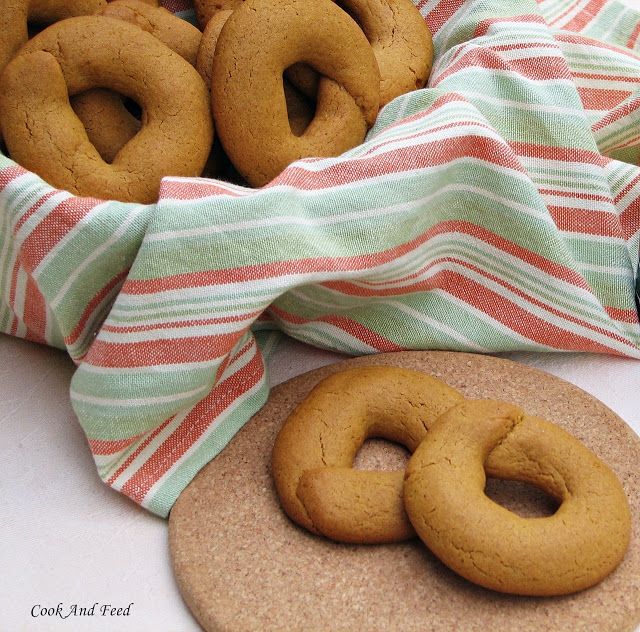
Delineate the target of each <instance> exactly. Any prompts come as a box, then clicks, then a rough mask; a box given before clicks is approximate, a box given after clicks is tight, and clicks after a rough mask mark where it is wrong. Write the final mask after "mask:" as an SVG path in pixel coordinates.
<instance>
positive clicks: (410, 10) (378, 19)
mask: <svg viewBox="0 0 640 632" xmlns="http://www.w3.org/2000/svg"><path fill="white" fill-rule="evenodd" d="M337 4H338V5H339V6H341V7H342V8H343V9H344V10H345V11H346V12H347V13H348V14H349V15H351V17H353V19H354V20H355V21H356V22H357V23H358V24H359V25H360V27H361V28H362V30H363V31H364V34H365V35H366V36H367V39H368V40H369V42H370V43H371V47H372V48H373V52H374V54H375V56H376V61H377V62H378V68H379V69H380V107H382V106H383V105H386V104H387V103H389V101H391V100H392V99H395V98H396V97H397V96H400V95H401V94H405V93H407V92H411V91H412V90H416V89H418V88H423V87H424V86H425V84H426V83H427V79H428V78H429V75H430V74H431V65H432V63H433V42H432V40H431V32H430V31H429V28H428V27H427V24H426V22H425V21H424V18H423V17H422V16H421V15H420V12H419V11H418V9H417V8H416V7H415V5H414V4H413V3H412V2H411V0H339V1H338V2H337ZM286 77H287V79H289V81H291V82H292V83H293V85H294V86H295V87H296V88H298V89H299V90H300V91H301V92H302V93H303V94H305V95H306V96H307V97H312V98H313V97H314V96H315V94H316V92H317V87H318V79H319V77H318V74H317V73H315V72H313V70H312V69H311V68H309V67H308V66H306V65H304V64H296V65H295V66H293V67H292V68H289V69H288V70H287V72H286Z"/></svg>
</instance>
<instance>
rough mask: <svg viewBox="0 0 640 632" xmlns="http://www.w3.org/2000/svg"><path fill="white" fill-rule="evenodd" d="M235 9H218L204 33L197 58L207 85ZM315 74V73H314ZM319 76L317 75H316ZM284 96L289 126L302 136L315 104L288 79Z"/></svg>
mask: <svg viewBox="0 0 640 632" xmlns="http://www.w3.org/2000/svg"><path fill="white" fill-rule="evenodd" d="M232 13H233V11H218V12H217V13H216V14H214V16H213V17H212V18H211V19H210V20H209V22H208V24H207V26H206V27H205V29H204V31H203V33H202V40H201V42H200V48H199V49H198V56H197V59H196V70H197V71H198V72H199V73H200V76H201V77H202V78H203V79H204V82H205V83H206V84H207V86H209V87H210V86H211V71H212V69H213V56H214V54H215V51H216V44H217V42H218V37H219V36H220V31H222V27H223V26H224V23H225V22H226V21H227V19H228V18H229V16H230V15H231V14H232ZM314 74H315V73H314ZM316 76H317V75H316ZM283 85H284V97H285V101H286V103H287V115H288V118H289V126H290V127H291V131H292V132H293V134H295V135H296V136H300V135H301V134H302V133H303V132H304V131H305V130H306V129H307V127H308V126H309V123H311V121H312V120H313V117H314V114H315V106H314V105H313V104H311V103H310V102H309V100H308V99H306V98H305V97H304V95H302V94H300V93H299V92H298V91H297V90H296V89H295V88H294V87H292V86H291V85H290V84H289V82H288V81H286V80H285V81H284V82H283Z"/></svg>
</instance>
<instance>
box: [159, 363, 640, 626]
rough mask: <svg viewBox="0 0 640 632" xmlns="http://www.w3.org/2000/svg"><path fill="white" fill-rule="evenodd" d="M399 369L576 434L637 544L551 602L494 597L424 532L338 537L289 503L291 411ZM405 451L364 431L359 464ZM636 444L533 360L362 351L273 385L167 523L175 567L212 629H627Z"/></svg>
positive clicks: (605, 413) (515, 504)
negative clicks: (618, 491)
mask: <svg viewBox="0 0 640 632" xmlns="http://www.w3.org/2000/svg"><path fill="white" fill-rule="evenodd" d="M373 364H375V365H382V364H388V365H394V366H402V367H406V368H411V369H416V370H420V371H424V372H426V373H429V374H432V375H435V376H437V377H439V378H441V379H443V380H444V381H446V382H447V383H448V384H450V385H452V386H454V387H455V388H458V389H460V391H462V393H463V394H464V395H465V396H467V397H471V398H479V397H493V398H498V399H503V400H505V401H511V402H514V403H516V404H518V405H520V406H522V407H523V408H524V409H525V410H526V411H527V412H528V413H531V414H534V415H538V416H541V417H545V418H547V419H549V420H550V421H554V422H555V423H557V424H558V425H560V426H562V427H564V428H565V429H566V430H568V431H569V432H571V433H572V434H574V435H575V436H576V437H578V438H579V439H580V440H581V441H583V442H584V443H585V444H586V445H587V446H589V448H591V449H592V450H593V451H594V452H595V453H596V454H597V455H598V456H599V457H600V458H601V459H603V460H604V461H605V462H606V463H607V464H608V465H609V466H610V467H611V468H612V469H613V470H614V471H615V472H616V473H617V475H618V476H619V477H620V480H621V481H622V483H623V486H624V488H625V491H626V493H627V495H628V498H629V502H630V505H631V511H632V515H633V534H632V540H631V545H630V548H629V550H628V552H627V555H626V557H625V559H624V560H623V562H622V564H621V565H620V566H619V567H618V568H617V569H616V571H615V572H614V573H613V574H612V575H610V576H609V577H608V578H606V579H605V580H604V581H603V582H602V583H600V584H599V585H598V586H596V587H594V588H591V589H589V590H586V591H583V592H581V593H578V594H575V595H569V596H565V597H555V598H530V597H515V596H509V595H502V594H499V593H495V592H492V591H489V590H486V589H483V588H480V587H478V586H475V585H473V584H471V583H469V582H468V581H466V580H464V579H462V578H460V577H458V576H457V575H455V574H454V573H453V572H451V571H449V570H448V569H447V568H446V567H445V566H443V565H442V564H441V563H440V562H439V561H438V560H437V559H436V558H435V557H434V556H433V555H432V554H431V553H430V552H429V551H428V549H427V548H426V547H425V546H424V545H422V544H421V543H420V542H419V541H417V540H416V541H412V542H408V543H403V544H395V545H384V546H356V545H341V544H336V543H333V542H331V541H329V540H325V539H323V538H321V537H317V536H314V535H312V534H310V533H307V532H306V531H304V530H302V529H300V528H299V527H297V526H296V525H294V524H293V523H292V522H291V521H289V519H288V518H287V517H286V515H285V514H284V513H283V512H282V511H281V510H280V507H279V505H278V500H277V497H276V495H275V491H274V488H273V485H272V482H271V477H270V472H269V461H270V455H271V448H272V445H273V441H274V439H275V436H276V434H277V432H278V429H279V428H280V426H281V424H282V423H283V422H284V420H285V418H286V417H287V415H288V414H289V413H290V411H291V410H292V409H293V408H294V407H295V406H296V404H297V403H298V402H300V401H301V400H302V399H303V398H304V397H305V396H306V394H307V393H308V392H309V390H310V389H311V388H312V387H313V386H314V385H315V384H316V383H317V382H318V381H319V380H320V379H322V378H323V377H325V376H327V375H329V374H330V373H333V372H335V371H338V370H341V369H342V368H346V367H351V366H362V365H373ZM405 459H406V454H405V453H404V450H403V449H400V448H398V447H396V446H393V445H392V444H389V443H387V442H384V441H369V442H367V443H366V444H365V446H364V447H363V449H362V450H361V451H360V453H359V455H358V458H357V460H356V466H357V467H362V468H369V469H373V468H380V469H397V468H398V467H399V466H400V467H401V465H402V463H403V462H404V460H405ZM639 465H640V440H639V439H638V437H637V436H636V435H635V433H634V432H633V431H632V430H631V429H630V428H629V427H628V426H627V425H626V424H625V423H624V422H623V421H622V420H621V419H620V418H619V417H617V416H616V415H615V414H614V413H613V412H612V411H611V410H609V409H608V408H607V407H606V406H604V404H602V403H601V402H599V401H598V400H596V399H594V398H593V397H592V396H590V395H588V394H587V393H585V392H584V391H582V390H580V389H578V388H577V387H575V386H573V385H571V384H569V383H567V382H565V381H563V380H560V379H558V378H556V377H553V376H550V375H548V374H545V373H542V372H540V371H538V370H536V369H532V368H529V367H525V366H523V365H519V364H515V363H513V362H511V361H508V360H502V359H496V358H493V357H490V356H481V355H472V354H464V353H450V352H406V353H395V354H382V355H377V356H368V357H363V358H356V359H353V360H348V361H346V362H342V363H338V364H334V365H331V366H327V367H323V368H321V369H318V370H315V371H311V372H309V373H306V374H304V375H301V376H299V377H297V378H294V379H293V380H290V381H289V382H286V383H284V384H281V385H280V386H278V387H276V388H274V389H273V390H272V392H271V396H270V398H269V401H268V402H267V404H266V405H265V406H264V407H263V409H262V410H261V411H260V412H259V413H258V414H256V415H255V416H254V417H253V419H252V420H251V421H250V422H249V423H248V424H247V425H246V426H245V427H244V428H243V429H242V430H241V431H240V432H239V433H238V435H237V436H236V437H235V438H234V439H233V441H232V442H231V443H230V444H229V445H228V446H227V447H226V448H225V449H224V451H223V452H222V453H221V454H220V455H219V456H218V457H217V458H215V459H214V460H213V461H212V462H211V463H209V465H207V466H206V467H205V468H204V469H203V470H202V471H201V472H200V474H199V475H198V476H197V477H196V478H195V479H194V480H193V481H192V483H191V484H190V485H189V486H188V487H187V489H185V491H184V492H183V493H182V495H181V496H180V498H179V499H178V501H177V503H176V504H175V506H174V508H173V510H172V512H171V516H170V519H169V540H170V548H171V556H172V563H173V568H174V573H175V577H176V580H177V583H178V586H179V588H180V591H181V593H182V596H183V598H184V600H185V601H186V603H187V605H188V606H189V608H190V609H191V611H192V612H193V614H194V616H195V617H196V619H197V620H198V621H199V622H200V624H201V625H202V626H203V628H205V629H206V630H209V631H213V630H225V631H229V632H241V631H256V632H258V631H260V632H264V631H268V630H287V631H290V632H293V631H297V630H305V631H308V632H316V631H317V632H334V631H335V632H338V631H342V630H344V631H346V630H349V631H353V630H358V631H367V632H374V631H381V632H382V631H384V632H393V631H396V630H398V631H399V630H402V631H403V632H404V631H407V632H409V631H413V630H416V631H417V630H420V631H423V630H432V631H443V632H444V631H447V632H450V631H451V630H456V631H466V630H469V631H471V630H474V631H475V630H478V631H483V632H484V631H485V630H492V629H493V630H501V631H509V630H514V631H515V630H518V631H521V630H525V631H531V632H533V631H536V630H541V631H545V632H548V631H549V630H553V631H554V632H558V631H562V630H567V631H571V632H574V631H578V630H585V631H586V630H588V631H590V632H591V631H593V630H598V631H599V632H604V631H612V632H613V631H615V632H619V631H624V630H633V629H634V628H635V626H636V625H637V624H638V623H639V622H640V485H639V482H640V474H639V469H640V468H639ZM487 493H489V495H491V496H492V497H493V498H494V499H495V500H497V501H499V502H501V503H502V504H504V505H505V506H507V507H509V508H510V509H512V510H514V511H517V512H520V513H522V514H523V515H531V516H535V515H546V514H549V513H551V512H553V506H552V504H551V503H550V502H549V501H548V499H547V498H546V497H545V496H544V495H543V494H541V493H539V492H536V491H535V490H532V488H530V487H528V486H523V485H519V484H515V483H502V482H493V481H489V484H488V487H487Z"/></svg>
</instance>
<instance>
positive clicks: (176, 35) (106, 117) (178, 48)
mask: <svg viewBox="0 0 640 632" xmlns="http://www.w3.org/2000/svg"><path fill="white" fill-rule="evenodd" d="M97 15H103V16H106V17H110V18H115V19H118V20H123V21H125V22H130V23H131V24H135V25H136V26H138V27H139V28H141V29H142V30H143V31H147V32H148V33H151V35H153V36H154V37H156V38H157V39H159V40H160V41H161V42H162V43H163V44H166V45H167V46H168V47H169V48H170V49H171V50H173V51H174V52H176V53H178V55H180V56H181V57H183V58H184V59H185V60H186V61H188V62H189V63H190V64H191V65H195V59H196V55H197V51H198V48H199V46H200V39H201V36H202V34H201V33H200V31H199V30H198V29H197V28H195V27H194V26H192V25H191V24H189V23H188V22H186V21H185V20H182V19H180V18H178V17H176V16H175V15H173V14H172V13H170V12H169V11H167V10H166V9H163V8H159V7H158V5H157V3H155V2H153V0H145V1H143V0H115V1H114V2H111V3H110V4H108V5H107V6H106V7H105V8H103V9H102V10H100V11H98V12H97ZM71 107H72V108H73V110H74V112H75V113H76V115H77V116H78V118H79V119H80V120H81V121H82V123H83V125H84V126H85V129H86V130H87V135H88V137H89V140H90V141H91V143H93V145H95V147H96V149H97V150H98V153H99V154H100V156H102V158H103V159H104V160H105V161H106V162H111V161H112V160H113V159H114V157H115V155H116V154H117V153H118V152H119V151H120V149H122V147H123V146H124V145H125V144H126V143H127V142H129V140H131V138H133V136H134V135H135V134H137V132H138V131H139V129H140V121H138V120H137V119H136V118H135V117H134V116H132V115H131V114H130V113H129V112H128V111H127V109H126V107H125V106H124V104H123V103H122V99H121V97H120V96H119V95H117V94H116V93H114V92H110V91H108V90H101V89H95V90H89V91H87V92H84V93H83V94H81V95H77V96H76V97H73V98H72V99H71Z"/></svg>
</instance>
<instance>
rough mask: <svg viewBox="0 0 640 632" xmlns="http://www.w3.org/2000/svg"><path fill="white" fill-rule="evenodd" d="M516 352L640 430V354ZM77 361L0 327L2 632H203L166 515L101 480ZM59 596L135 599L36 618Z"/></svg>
mask: <svg viewBox="0 0 640 632" xmlns="http://www.w3.org/2000/svg"><path fill="white" fill-rule="evenodd" d="M506 357H509V358H511V359H513V360H517V361H520V362H523V363H525V364H528V365H531V366H535V367H537V368H539V369H542V370H545V371H547V372H549V373H552V374H553V375H557V376H559V377H562V378H564V379H566V380H568V381H570V382H572V383H574V384H576V385H577V386H579V387H581V388H583V389H584V390H585V391H587V392H589V393H591V394H592V395H595V396H596V397H597V398H599V399H600V400H602V401H603V402H604V403H605V404H606V405H607V406H609V407H610V408H612V409H613V410H614V411H615V412H616V413H618V414H619V415H620V416H621V417H622V418H623V419H625V420H626V421H627V423H629V425H631V426H632V427H633V428H634V430H635V431H636V432H637V433H638V434H640V406H638V395H639V394H640V361H634V360H624V359H620V358H613V357H604V356H594V355H580V354H568V355H564V354H560V355H548V354H533V353H522V354H521V353H514V354H508V355H507V356H506ZM341 358H342V356H339V355H337V354H332V353H328V352H323V351H318V350H315V349H311V348H309V347H306V346H304V345H301V344H298V343H295V342H289V341H287V342H286V343H284V344H283V345H282V346H281V347H279V348H278V349H277V351H276V354H275V356H274V358H273V367H274V368H273V370H272V371H271V376H270V379H271V383H272V384H273V385H275V384H278V383H280V382H282V381H284V380H286V379H288V378H290V377H293V376H294V375H298V374H299V373H302V372H304V371H307V370H310V369H313V368H316V367H318V366H322V365H324V364H328V363H331V362H335V361H337V360H340V359H341ZM73 369H74V368H73V364H72V363H71V361H70V360H69V359H68V358H67V356H66V355H65V354H63V353H61V352H58V351H54V350H51V349H48V348H45V347H41V346H38V345H34V344H31V343H28V342H25V341H22V340H17V339H13V338H10V337H8V336H3V335H0V515H1V518H0V521H1V522H0V524H1V530H0V561H1V563H2V580H0V630H2V631H5V630H6V631H7V632H9V631H14V630H26V631H29V632H31V631H32V630H33V631H39V630H65V631H67V632H76V631H77V632H85V631H86V632H91V631H93V630H101V631H108V632H114V630H117V631H118V632H145V631H147V630H148V631H153V632H171V631H175V632H190V631H192V630H198V629H199V627H198V626H197V624H196V623H195V621H194V620H193V618H192V617H191V615H190V613H189V611H188V610H187V608H186V607H185V605H184V604H183V602H182V600H181V598H180V594H179V592H178V589H177V587H176V584H175V581H174V579H173V576H172V573H171V566H170V562H169V555H168V546H167V523H166V522H165V521H164V520H161V519H159V518H156V517H154V516H152V515H151V514H149V513H147V512H146V511H145V510H143V509H140V508H139V507H138V506H137V505H135V504H134V503H132V502H131V501H129V500H128V499H126V498H125V497H123V496H121V495H120V494H118V493H116V492H114V491H112V490H110V489H109V488H107V487H106V486H105V485H104V484H103V483H102V482H101V481H100V480H99V478H98V475H97V473H96V471H95V468H94V464H93V460H92V458H91V455H90V453H89V449H88V447H87V444H86V441H85V438H84V434H83V433H82V430H81V429H80V427H79V425H78V422H77V421H76V418H75V416H74V414H73V411H72V410H71V406H70V404H69V396H68V387H69V380H70V378H71V375H72V373H73ZM59 603H62V604H63V612H64V613H66V612H68V611H69V608H70V607H71V606H72V605H73V604H77V605H78V607H80V606H84V607H91V606H92V605H93V604H94V603H98V604H99V606H98V608H99V607H100V606H102V605H105V604H112V606H114V607H126V606H128V605H129V604H130V603H133V605H132V606H131V608H130V614H129V616H120V617H117V618H111V617H110V616H108V615H107V616H104V617H103V616H101V615H100V614H99V613H98V614H95V615H94V616H92V617H85V618H80V617H74V616H73V615H72V616H70V617H69V618H67V619H64V620H63V619H61V618H59V617H56V616H53V617H38V618H33V617H32V616H31V611H32V609H33V607H34V606H38V605H39V606H40V607H54V608H55V607H56V606H57V605H58V604H59ZM96 612H98V610H97V609H96ZM514 625H517V623H514ZM554 632H555V631H554Z"/></svg>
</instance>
